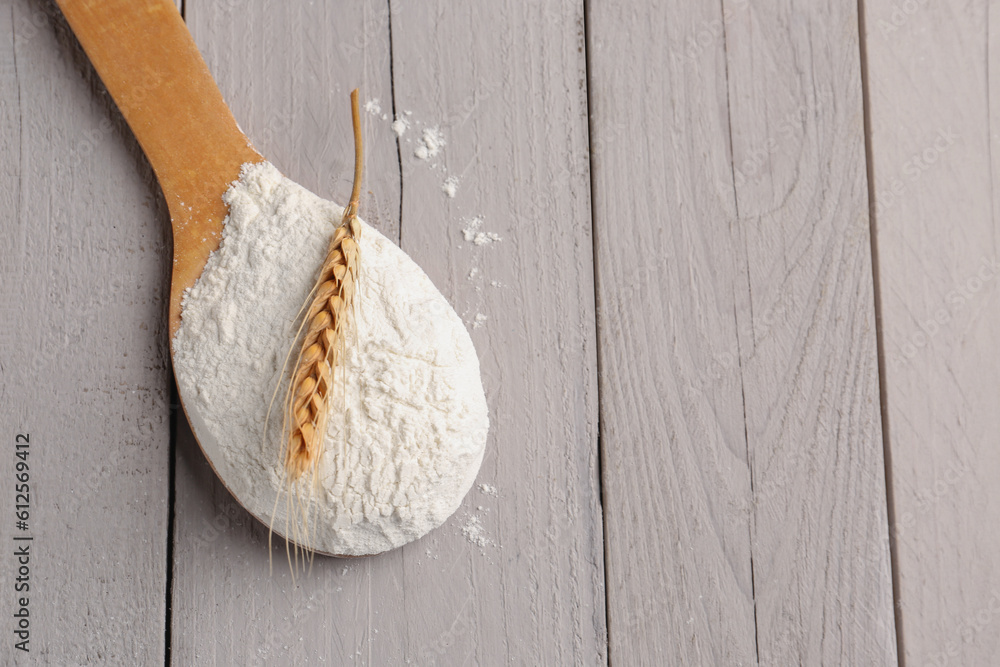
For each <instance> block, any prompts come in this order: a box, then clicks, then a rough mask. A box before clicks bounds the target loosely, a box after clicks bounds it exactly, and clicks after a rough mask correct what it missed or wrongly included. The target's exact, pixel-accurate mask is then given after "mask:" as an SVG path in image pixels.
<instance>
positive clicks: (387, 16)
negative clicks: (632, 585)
mask: <svg viewBox="0 0 1000 667" xmlns="http://www.w3.org/2000/svg"><path fill="white" fill-rule="evenodd" d="M529 5H530V3H518V4H517V5H515V6H514V7H511V8H496V9H490V10H488V11H487V12H486V13H484V12H483V10H482V8H479V9H475V10H474V9H473V8H472V7H464V8H459V7H451V6H450V5H449V6H447V7H446V5H445V4H444V3H442V4H441V5H440V6H438V7H436V9H434V10H433V11H428V10H426V8H423V9H422V10H417V9H416V8H411V7H409V6H404V5H399V6H396V5H393V6H392V7H391V10H390V6H389V5H386V4H382V5H377V4H375V3H369V4H366V5H364V7H363V9H359V10H358V11H357V13H356V14H355V15H345V14H344V12H343V11H342V10H337V11H333V9H332V8H324V7H322V6H316V7H314V8H313V9H311V10H308V11H306V10H305V9H303V8H302V7H298V6H296V7H292V6H288V7H281V8H278V7H268V8H267V11H266V12H265V11H262V10H261V9H260V8H257V7H256V6H253V5H243V4H239V3H233V7H232V8H227V6H226V3H207V2H204V3H199V2H194V1H192V0H189V1H188V2H187V3H186V17H187V21H188V24H189V26H190V27H191V30H192V32H193V33H194V35H195V39H196V41H197V42H198V44H199V47H200V48H201V49H202V51H203V53H204V54H205V58H206V61H207V62H208V63H209V67H210V68H211V69H212V70H213V73H214V75H215V76H216V78H217V79H218V81H219V84H220V87H221V88H222V90H223V93H224V95H225V96H226V98H227V99H228V100H229V102H230V104H231V106H232V108H233V110H234V113H235V115H236V117H237V119H239V121H240V123H241V124H242V125H243V127H244V128H245V129H246V131H247V134H248V135H249V136H250V138H251V140H253V141H254V142H255V144H256V145H257V146H258V148H259V149H260V150H261V151H262V152H263V154H264V155H265V156H268V157H269V158H270V159H271V160H272V161H274V162H275V164H277V165H278V167H279V168H280V169H282V171H283V172H284V173H286V174H288V175H289V176H290V177H292V178H293V179H295V180H297V181H299V182H301V183H302V184H304V185H306V186H307V187H309V188H311V189H313V190H314V191H316V192H318V193H320V194H322V195H325V196H330V197H332V198H335V199H338V198H339V199H341V200H342V199H344V198H345V196H346V194H347V192H348V190H349V187H350V171H349V167H350V166H351V163H350V159H351V156H352V153H351V135H350V133H349V126H348V120H347V118H348V116H347V114H346V113H338V109H341V110H343V111H344V112H346V110H347V106H346V100H347V97H346V95H347V92H348V91H349V90H350V88H351V87H353V86H354V85H360V87H361V89H362V98H363V100H364V101H367V102H371V104H369V105H367V106H368V109H367V111H366V113H365V118H366V128H365V138H366V141H367V146H368V151H367V153H368V155H367V158H368V161H367V165H366V168H367V174H368V175H369V176H368V179H367V181H366V186H365V189H366V190H367V191H371V193H372V194H371V195H370V196H369V197H368V199H367V200H364V201H363V202H362V216H363V217H366V218H367V219H368V220H369V221H372V222H374V223H375V224H376V225H377V226H378V227H379V228H381V229H382V230H383V231H385V232H386V233H388V234H389V235H390V236H391V237H395V238H399V237H400V229H401V237H402V247H403V249H404V250H406V251H408V252H409V253H411V255H412V256H413V257H414V259H415V260H416V261H417V262H418V263H419V264H420V265H421V266H423V267H424V269H425V270H427V271H428V273H429V274H430V276H431V278H432V279H433V280H434V281H435V283H436V284H437V285H438V286H439V288H441V289H442V290H443V292H444V293H445V295H446V296H447V297H448V298H449V300H451V302H452V303H453V304H454V305H455V307H456V309H457V310H458V312H459V313H460V314H461V315H462V316H463V317H464V318H465V319H466V321H467V323H468V325H469V327H470V329H472V330H473V337H474V340H475V342H476V345H477V348H478V349H479V351H480V357H481V362H482V366H483V376H484V383H485V386H486V391H487V397H488V399H489V402H490V405H491V419H492V422H493V428H492V430H491V436H490V441H489V444H488V454H487V457H486V461H485V463H484V465H483V469H482V472H481V474H480V478H479V480H478V481H479V482H480V483H483V484H487V485H489V487H490V488H491V489H493V488H495V489H496V492H495V493H489V492H484V491H482V490H480V489H479V488H474V490H473V491H472V492H471V493H470V495H469V497H468V498H467V499H466V502H465V503H464V505H463V507H462V509H460V510H459V512H458V513H457V514H456V515H455V517H453V519H452V520H451V521H449V522H448V523H447V524H446V525H445V526H444V527H442V528H441V529H439V530H437V531H435V532H434V533H432V534H431V535H429V536H428V537H427V538H425V539H422V540H420V541H418V542H417V543H414V544H412V545H409V546H407V547H405V548H403V549H400V550H397V551H394V552H392V553H389V554H385V555H383V556H380V557H377V558H369V559H363V560H335V559H320V560H317V561H316V562H315V563H314V565H313V570H312V573H311V574H310V575H309V576H307V577H305V578H303V579H302V580H300V581H299V582H297V585H295V586H293V585H292V584H291V582H290V578H289V576H288V575H287V574H286V568H285V564H284V560H283V559H284V551H283V550H281V551H276V558H275V573H274V575H273V576H272V575H271V574H270V572H269V567H268V565H269V563H268V553H267V549H266V529H265V528H264V527H263V526H260V525H258V524H256V523H255V522H254V521H252V520H251V519H250V518H249V517H248V516H247V515H246V513H245V512H243V511H242V510H241V509H240V508H238V506H236V504H235V502H234V501H233V500H232V498H231V497H229V495H228V494H227V493H226V492H225V490H224V489H222V488H221V486H220V485H219V484H218V483H217V482H216V481H215V480H214V478H213V476H212V474H211V472H210V471H209V470H208V468H207V466H206V465H205V463H204V462H203V460H202V456H201V454H200V452H198V450H197V448H196V447H195V446H194V444H193V442H192V440H191V437H190V434H189V433H188V432H187V431H186V428H185V427H183V425H182V428H181V433H180V436H179V441H178V454H177V472H176V518H175V545H174V579H173V590H174V595H173V608H172V622H173V633H172V646H171V661H172V662H173V663H174V664H178V665H186V664H219V665H223V664H246V663H248V662H254V661H257V660H263V661H266V662H275V661H276V662H282V661H287V660H294V661H296V662H297V664H298V663H302V664H319V663H322V662H324V661H325V662H326V663H327V664H350V663H351V662H353V664H373V665H376V664H401V663H404V662H406V661H411V662H412V663H414V664H462V663H464V662H470V663H477V664H488V663H490V662H494V661H505V662H512V663H515V664H570V663H578V664H592V663H603V662H604V646H605V642H606V639H605V630H604V618H605V610H604V597H603V583H604V576H603V571H602V549H603V546H602V538H601V518H600V517H601V515H600V508H599V502H600V499H599V490H598V489H599V486H598V473H597V441H596V436H597V433H596V408H597V405H596V400H597V395H596V367H595V362H596V343H595V336H594V311H593V308H594V306H593V277H592V251H591V240H590V237H589V229H590V221H589V216H590V206H589V198H588V191H589V177H588V172H587V121H586V93H585V87H584V81H585V76H586V72H585V59H584V53H583V51H582V47H583V33H582V7H581V6H579V5H578V3H564V4H563V5H562V6H560V7H555V6H553V7H551V8H550V9H549V10H548V11H547V12H542V11H541V10H539V9H534V10H532V9H531V8H530V6H529ZM425 12H426V13H425ZM472 21H477V22H478V21H488V22H489V23H490V25H492V26H493V27H494V31H493V32H491V36H490V37H488V38H483V36H482V35H477V34H475V33H472V32H470V31H469V30H468V25H469V24H470V23H471V22H472ZM529 24H531V25H540V26H541V27H540V28H539V30H538V31H537V32H535V33H529V34H525V33H524V32H523V31H522V30H520V27H521V26H524V25H529ZM390 25H391V29H392V40H393V54H394V57H393V61H392V73H393V75H394V78H395V79H394V80H395V82H396V86H395V91H393V90H392V89H391V88H390V82H391V81H392V79H391V78H390V61H389V30H390ZM358 26H363V28H361V29H359V28H358ZM248 35H251V36H253V38H251V39H247V36H248ZM262 42H263V43H262ZM429 44H433V45H434V51H433V56H430V55H429V53H430V52H429V50H428V47H429ZM503 52H507V53H508V55H507V56H506V58H505V59H504V60H501V61H499V62H498V61H497V53H503ZM442 72H451V73H452V76H448V77H443V76H442ZM394 95H395V112H396V113H397V114H398V115H399V116H402V117H404V118H406V120H407V122H408V123H409V125H410V129H409V130H408V131H407V132H406V133H404V134H403V136H402V138H401V140H400V142H399V149H400V150H399V153H397V142H396V135H395V134H394V132H393V131H392V129H391V122H392V120H393V114H394V111H393V104H394V101H393V100H394ZM376 100H377V105H376ZM529 100H530V103H529ZM376 106H377V109H376ZM542 108H547V109H550V115H548V116H545V115H543V114H541V113H539V110H540V109H542ZM405 111H410V112H412V113H410V114H406V113H405ZM432 127H436V128H437V129H439V130H440V131H441V132H442V133H443V135H444V137H445V141H446V145H445V147H444V148H443V149H442V151H441V152H440V153H439V154H438V155H437V156H434V157H432V158H431V159H428V160H426V161H425V160H421V159H419V158H417V157H415V155H414V152H415V149H416V148H417V147H418V145H419V143H420V137H421V136H422V132H423V130H424V129H428V128H432ZM533 140H534V141H539V142H541V143H540V144H539V145H538V146H537V147H536V149H535V150H534V151H529V150H526V147H527V146H528V145H530V143H531V141H533ZM400 156H401V161H400ZM401 164H402V179H400V172H401V167H400V165H401ZM449 176H453V177H456V178H457V179H458V180H459V184H458V186H457V187H458V189H457V193H456V196H455V197H454V198H449V197H448V196H446V194H445V193H444V192H442V185H443V183H444V181H445V179H446V178H447V177H449ZM401 183H402V193H403V198H402V202H403V205H402V209H401V210H402V219H401V220H400V217H399V215H400V206H399V201H400V184H401ZM512 202H520V205H518V206H513V205H512ZM373 212H374V215H373ZM477 216H481V217H482V218H483V222H482V225H483V227H482V231H484V232H495V233H497V234H499V235H500V236H501V237H502V239H503V240H502V241H499V242H496V243H495V244H493V245H490V246H488V247H487V246H480V245H476V244H475V243H472V242H469V241H467V240H466V239H465V234H464V232H463V229H465V228H469V227H470V225H471V224H473V223H471V220H472V219H473V218H475V217H477ZM400 222H401V223H402V224H401V225H400ZM543 286H544V287H543ZM542 293H550V294H553V295H555V294H558V295H559V299H558V301H553V302H547V301H542V300H539V295H540V294H542ZM512 314H516V315H515V316H512ZM477 315H478V316H481V317H479V320H478V322H479V324H478V325H477ZM483 317H485V321H484V320H483ZM473 520H478V521H479V522H480V523H481V525H482V526H483V529H484V531H485V534H484V535H483V542H482V543H481V544H474V543H472V542H471V541H470V539H469V538H468V537H467V536H466V535H464V534H463V531H462V529H463V527H465V526H467V525H469V522H470V521H473Z"/></svg>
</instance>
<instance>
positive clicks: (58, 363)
mask: <svg viewBox="0 0 1000 667" xmlns="http://www.w3.org/2000/svg"><path fill="white" fill-rule="evenodd" d="M54 17H57V18H54ZM0 44H2V47H0V106H2V112H0V147H2V148H0V151H2V155H3V160H2V161H0V230H2V231H0V233H2V236H3V238H4V244H3V249H2V250H0V276H2V277H3V280H4V284H5V286H6V287H5V289H4V290H3V291H2V292H0V312H2V313H3V317H2V318H0V396H2V401H0V422H2V423H3V425H4V433H3V436H2V438H3V440H4V443H5V456H4V461H3V463H2V465H0V468H2V472H0V495H2V497H3V498H4V511H5V514H6V515H7V516H8V517H9V520H5V521H3V522H2V524H0V541H2V542H3V544H4V551H5V552H6V553H8V554H9V557H7V558H4V559H2V562H0V580H2V581H3V582H4V588H5V589H6V590H7V592H8V595H7V596H5V603H4V617H5V619H6V620H4V622H3V624H2V626H3V635H4V641H3V642H2V644H0V663H3V664H15V660H16V664H19V665H20V664H109V665H111V664H113V665H133V664H137V663H146V664H154V663H156V662H158V661H160V660H162V656H163V653H164V637H165V632H164V622H165V612H166V610H165V599H166V597H165V593H166V574H167V570H166V549H167V520H168V510H167V495H168V489H169V486H168V470H169V446H170V440H169V438H170V432H169V400H170V385H169V367H168V363H167V339H166V295H167V289H168V276H169V272H168V269H169V250H170V246H169V232H168V230H169V226H168V224H169V223H168V219H167V215H166V208H165V206H164V205H163V202H162V199H161V198H160V197H159V196H158V194H157V189H156V185H155V181H154V180H153V178H152V173H151V171H150V169H149V168H148V166H147V165H146V163H145V161H144V159H143V157H142V153H141V151H140V150H139V148H138V145H137V144H136V143H135V141H134V139H133V138H132V136H131V134H130V133H129V131H128V129H127V128H126V126H125V125H124V123H123V122H122V121H121V118H120V116H119V115H118V113H117V111H115V109H114V107H113V105H112V104H111V103H110V99H109V98H108V97H107V95H106V93H104V91H103V89H102V87H101V85H100V83H99V82H98V81H97V79H96V77H95V76H94V74H93V72H92V70H91V68H90V65H89V64H88V63H87V61H86V58H85V57H84V56H83V54H82V52H81V51H80V49H79V47H78V46H77V45H76V43H75V41H74V40H73V37H72V36H71V35H70V34H69V32H68V29H67V28H66V26H65V24H64V23H63V21H62V19H61V17H59V16H58V12H57V11H56V10H54V9H53V8H52V7H51V6H50V5H49V4H47V3H38V2H28V1H26V0H13V1H11V0H7V1H4V2H2V3H0ZM19 432H27V433H30V447H31V448H30V452H31V453H30V454H29V458H28V462H29V465H30V471H29V472H30V475H31V477H30V485H31V492H30V504H31V510H30V512H31V515H30V519H29V530H28V531H15V530H14V502H15V496H14V487H13V484H14V472H15V468H14V465H15V459H14V455H13V452H14V450H13V447H14V438H15V435H16V434H17V433H19ZM8 512H9V513H8ZM15 533H16V534H17V535H19V536H23V535H31V536H33V537H34V540H33V541H32V542H31V553H32V558H31V562H30V568H31V573H30V577H31V580H30V582H29V584H30V591H27V595H26V597H28V598H29V608H30V618H31V643H30V653H28V654H22V653H20V652H15V650H14V646H13V644H14V641H13V628H14V625H13V621H12V614H13V613H14V611H15V609H14V607H13V605H14V600H15V591H14V588H13V585H14V576H15V567H16V565H17V563H16V562H15V559H14V558H13V557H12V556H13V552H14V549H15V546H14V545H15V542H13V537H14V535H15Z"/></svg>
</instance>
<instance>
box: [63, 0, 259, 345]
mask: <svg viewBox="0 0 1000 667" xmlns="http://www.w3.org/2000/svg"><path fill="white" fill-rule="evenodd" d="M57 2H58V4H59V7H60V8H61V9H62V12H63V14H64V15H65V16H66V20H67V21H69V24H70V26H71V27H72V28H73V32H74V33H75V34H76V36H77V39H79V40H80V44H81V45H82V46H83V49H84V50H85V51H86V52H87V55H88V56H89V57H90V61H91V63H93V65H94V68H95V69H96V70H97V73H98V74H100V76H101V79H102V80H103V81H104V85H105V86H106V87H107V89H108V92H109V93H111V97H112V98H114V100H115V103H116V104H117V105H118V108H119V109H120V110H121V112H122V115H123V116H125V120H126V121H128V124H129V127H131V128H132V132H133V133H135V136H136V138H137V139H138V140H139V143H140V144H141V145H142V149H143V151H145V153H146V157H147V158H149V161H150V163H151V164H152V165H153V170H154V171H155V172H156V177H157V179H158V180H159V182H160V187H161V188H162V189H163V195H164V197H165V198H166V201H167V206H168V207H169V209H170V217H171V223H172V225H173V231H174V257H175V258H176V260H175V263H174V274H173V282H172V285H171V307H170V329H171V333H173V332H175V331H176V329H177V326H178V325H179V323H180V296H181V293H182V292H183V290H184V289H186V288H187V287H189V286H191V285H193V284H194V282H195V280H197V278H198V276H199V275H201V272H202V270H203V269H204V266H205V262H206V261H207V259H208V254H209V253H210V252H211V251H212V250H214V249H215V247H217V246H218V240H219V238H220V236H221V231H222V220H223V218H224V217H225V216H226V212H227V211H226V207H225V205H224V204H223V202H222V200H221V195H222V193H223V192H225V190H226V188H227V187H228V185H229V183H230V182H232V181H233V180H235V179H236V178H237V177H238V176H239V171H240V166H241V165H242V164H243V163H244V162H259V161H261V160H262V159H263V158H262V157H261V156H260V154H259V153H257V151H255V150H254V149H253V147H252V146H251V145H250V143H249V141H248V140H247V138H246V136H245V135H244V134H243V132H241V131H240V129H239V127H237V125H236V120H235V119H234V118H233V115H232V112H230V110H229V107H228V106H226V103H225V101H223V99H222V93H221V92H220V91H219V88H218V86H217V85H216V84H215V81H214V80H213V79H212V75H211V74H210V73H209V71H208V67H207V66H206V65H205V61H204V59H202V57H201V54H200V53H199V52H198V47H196V46H195V43H194V40H193V39H192V37H191V33H190V32H188V29H187V27H186V26H185V25H184V21H183V19H182V18H181V16H180V14H179V13H178V11H177V8H176V7H175V6H174V4H173V3H172V2H170V0H57ZM205 239H210V240H212V239H214V243H208V244H206V242H205ZM181 260H183V261H181Z"/></svg>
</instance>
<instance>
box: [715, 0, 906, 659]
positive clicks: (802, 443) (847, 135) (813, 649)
mask: <svg viewBox="0 0 1000 667" xmlns="http://www.w3.org/2000/svg"><path fill="white" fill-rule="evenodd" d="M804 5H805V6H802V5H801V4H800V5H798V6H792V3H779V2H770V3H763V4H759V3H758V4H755V5H753V7H752V9H751V8H750V7H749V5H748V4H747V3H745V2H742V1H741V0H733V1H732V2H727V3H726V10H727V11H728V12H729V13H730V15H731V19H730V21H729V22H727V24H726V30H725V37H726V55H727V63H728V72H727V73H728V81H729V100H730V123H731V128H732V144H733V164H734V174H735V177H734V181H735V185H736V201H737V211H738V223H737V224H736V225H735V226H734V231H735V237H736V239H737V245H738V246H739V247H740V248H741V251H742V253H743V255H742V257H741V263H742V264H744V265H743V266H741V267H740V268H741V271H740V273H741V274H742V276H741V277H742V278H743V281H742V285H741V287H742V289H740V290H739V292H738V295H739V296H738V303H737V319H738V321H739V323H740V353H741V360H742V361H741V367H742V371H743V372H742V375H743V387H744V396H745V409H746V425H747V441H748V446H749V451H750V466H751V470H752V471H753V484H754V501H755V502H754V506H755V511H754V521H753V524H752V527H753V538H752V539H753V559H754V560H753V564H754V584H755V586H754V592H755V596H754V597H755V603H756V604H755V607H756V617H757V650H758V656H759V659H760V662H761V664H767V665H771V664H836V665H839V664H892V663H894V662H895V661H896V646H895V629H894V623H893V610H892V577H891V567H890V562H889V543H888V519H887V505H886V493H885V467H884V460H883V446H882V431H881V420H880V412H879V386H878V362H877V350H876V332H875V312H874V288H873V281H872V263H871V245H870V242H869V236H868V233H867V221H868V198H867V177H866V163H865V144H864V118H863V104H862V91H861V67H860V52H859V44H858V39H859V37H858V22H857V9H856V7H855V6H854V5H852V4H850V3H842V2H835V1H825V2H814V3H804ZM820 35H822V37H821V38H819V37H818V36H820Z"/></svg>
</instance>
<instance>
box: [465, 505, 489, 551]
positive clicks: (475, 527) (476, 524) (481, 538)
mask: <svg viewBox="0 0 1000 667" xmlns="http://www.w3.org/2000/svg"><path fill="white" fill-rule="evenodd" d="M462 534H463V535H465V539H467V540H469V541H470V542H472V543H473V544H475V545H476V546H477V547H479V548H480V549H484V548H486V547H488V546H492V545H493V541H492V540H490V538H489V537H488V535H487V533H486V529H485V528H484V527H483V522H482V519H480V518H479V517H478V516H476V515H474V514H473V515H471V516H470V517H469V520H468V521H466V522H465V525H464V526H462Z"/></svg>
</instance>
